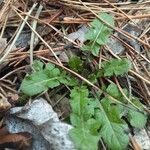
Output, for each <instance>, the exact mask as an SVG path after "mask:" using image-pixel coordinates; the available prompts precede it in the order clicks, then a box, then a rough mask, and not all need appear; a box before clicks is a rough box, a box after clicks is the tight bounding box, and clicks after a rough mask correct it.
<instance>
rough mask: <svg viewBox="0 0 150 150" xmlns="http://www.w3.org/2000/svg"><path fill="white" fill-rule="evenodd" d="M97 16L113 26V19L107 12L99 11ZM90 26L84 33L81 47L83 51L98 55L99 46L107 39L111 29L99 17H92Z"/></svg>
mask: <svg viewBox="0 0 150 150" xmlns="http://www.w3.org/2000/svg"><path fill="white" fill-rule="evenodd" d="M99 17H100V18H102V19H103V20H104V21H105V22H107V23H109V24H110V25H111V26H114V19H113V17H112V16H111V15H109V14H107V13H100V14H99ZM90 26H91V27H90V28H89V30H88V31H87V33H86V34H85V39H86V41H87V42H86V43H85V45H84V46H83V47H82V50H84V51H87V50H88V51H90V52H91V53H92V54H93V55H94V56H98V54H99V49H100V46H102V45H104V44H106V43H107V41H108V37H109V36H110V34H111V33H112V29H110V28H109V27H107V26H106V25H104V23H102V22H101V21H100V20H99V19H94V20H93V21H92V22H91V23H90Z"/></svg>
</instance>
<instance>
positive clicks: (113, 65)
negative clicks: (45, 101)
mask: <svg viewBox="0 0 150 150" xmlns="http://www.w3.org/2000/svg"><path fill="white" fill-rule="evenodd" d="M99 16H100V17H101V18H102V19H103V20H104V21H106V22H108V23H109V24H111V25H114V20H113V18H112V17H111V16H110V15H108V14H106V13H102V14H99ZM111 32H112V30H111V29H109V28H108V27H107V26H106V25H104V24H103V23H102V22H101V21H99V20H98V19H94V21H93V22H92V23H91V28H90V29H89V31H88V32H87V34H86V36H85V38H86V40H87V41H86V43H85V45H84V46H83V48H82V49H83V50H88V51H89V52H91V53H92V54H93V55H94V56H98V53H99V47H100V46H101V45H104V44H106V42H107V40H108V37H109V36H110V34H111ZM86 63H87V62H86ZM86 63H85V62H84V61H83V60H82V57H78V56H74V57H72V58H71V59H70V61H69V64H68V65H69V67H70V68H71V69H72V70H74V71H76V72H78V73H79V74H81V75H82V76H84V75H85V76H86V77H87V78H88V79H89V80H90V81H91V82H92V83H96V84H97V83H98V82H97V81H98V79H99V78H101V77H102V78H104V77H105V78H106V77H111V76H118V75H121V76H123V75H124V74H126V73H128V71H129V70H130V69H131V68H132V63H131V61H130V60H129V59H127V58H122V59H111V60H108V61H104V62H102V65H101V69H97V68H98V67H97V68H96V69H95V70H94V71H93V72H92V73H90V71H88V73H86V71H87V68H86V65H85V64H86ZM33 70H34V72H33V73H32V74H31V75H27V76H26V77H25V78H24V80H23V82H22V84H21V87H20V88H21V91H22V92H23V93H25V94H26V95H28V96H34V95H37V94H40V93H42V92H44V91H47V90H48V89H49V88H51V89H52V88H55V87H57V86H59V85H61V84H66V85H68V86H69V87H70V89H71V93H70V105H71V109H72V112H71V114H70V121H71V124H72V125H73V128H72V129H71V130H70V132H69V135H70V137H71V138H72V140H73V142H74V144H75V146H76V147H77V148H78V149H79V150H97V149H98V142H99V140H100V139H102V140H103V141H104V143H105V144H106V145H107V147H108V148H109V149H111V150H124V149H126V148H127V145H128V143H129V137H128V132H129V128H128V123H130V125H131V126H132V127H135V128H142V127H144V126H145V124H146V122H147V116H146V114H144V113H143V112H144V109H143V105H142V103H141V102H140V101H139V99H138V98H136V97H134V96H133V95H130V97H131V99H130V101H131V103H129V102H128V101H127V100H126V98H125V97H124V96H123V95H122V93H121V92H120V90H119V89H118V87H117V85H116V84H115V83H113V82H111V84H108V83H106V84H104V83H103V84H102V87H101V89H102V91H103V92H104V93H107V94H104V95H103V94H102V93H96V92H94V91H93V90H92V89H91V88H90V87H89V86H88V85H87V84H86V83H84V82H81V81H79V80H77V79H75V77H73V76H71V75H70V74H68V73H66V72H65V71H62V70H61V69H58V68H57V67H55V66H54V65H53V64H51V63H48V64H46V65H45V64H44V63H42V62H40V61H34V64H33ZM110 79H111V78H109V80H110ZM123 93H124V94H125V95H126V97H128V96H129V93H128V90H127V89H125V88H124V89H123ZM110 97H113V98H115V99H116V100H117V101H118V103H117V101H113V100H112V99H111V98H110ZM131 104H134V106H136V108H135V107H134V106H133V105H131ZM137 107H138V108H139V109H138V110H137ZM139 110H140V111H139ZM124 118H125V119H124ZM126 121H127V122H128V123H127V122H126Z"/></svg>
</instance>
